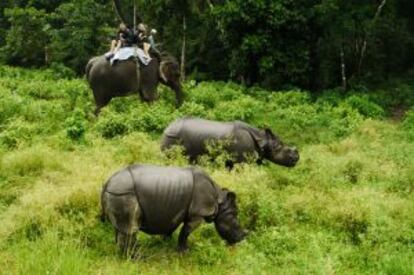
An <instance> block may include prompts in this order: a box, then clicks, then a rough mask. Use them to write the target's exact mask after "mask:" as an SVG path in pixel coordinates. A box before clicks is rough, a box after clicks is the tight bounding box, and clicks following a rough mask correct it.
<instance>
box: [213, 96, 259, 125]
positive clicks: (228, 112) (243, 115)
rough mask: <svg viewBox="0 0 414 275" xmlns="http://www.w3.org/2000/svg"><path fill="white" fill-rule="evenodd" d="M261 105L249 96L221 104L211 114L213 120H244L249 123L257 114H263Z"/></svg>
mask: <svg viewBox="0 0 414 275" xmlns="http://www.w3.org/2000/svg"><path fill="white" fill-rule="evenodd" d="M261 111H262V109H261V106H260V103H259V102H258V101H256V100H255V99H253V98H252V97H249V96H242V97H241V98H239V99H235V100H232V101H223V102H219V103H218V104H217V106H216V108H215V109H214V110H212V112H211V113H210V117H211V118H212V119H217V120H221V121H231V120H242V121H247V122H249V121H250V120H251V119H252V118H253V116H254V115H255V114H257V113H261Z"/></svg>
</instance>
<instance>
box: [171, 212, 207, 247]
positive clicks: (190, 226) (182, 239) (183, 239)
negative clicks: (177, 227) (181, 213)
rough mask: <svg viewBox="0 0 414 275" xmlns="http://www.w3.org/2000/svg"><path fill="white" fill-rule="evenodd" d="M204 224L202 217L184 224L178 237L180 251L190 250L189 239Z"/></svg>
mask: <svg viewBox="0 0 414 275" xmlns="http://www.w3.org/2000/svg"><path fill="white" fill-rule="evenodd" d="M202 222H203V218H202V217H196V218H193V219H192V220H190V221H188V222H184V225H183V227H182V228H181V231H180V235H178V248H177V249H178V251H179V252H184V251H186V250H188V244H187V239H188V236H189V235H190V233H191V232H193V231H194V230H195V229H196V228H197V227H198V226H199V225H200V224H201V223H202Z"/></svg>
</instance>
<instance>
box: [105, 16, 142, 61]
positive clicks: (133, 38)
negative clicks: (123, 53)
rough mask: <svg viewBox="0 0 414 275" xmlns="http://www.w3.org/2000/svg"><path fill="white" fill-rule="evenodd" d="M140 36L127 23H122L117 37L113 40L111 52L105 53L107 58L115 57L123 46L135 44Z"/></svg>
mask: <svg viewBox="0 0 414 275" xmlns="http://www.w3.org/2000/svg"><path fill="white" fill-rule="evenodd" d="M137 42H138V37H137V35H136V34H134V31H133V30H132V29H131V28H129V27H128V26H127V25H126V24H125V23H120V24H119V28H118V32H117V35H116V39H113V40H112V41H111V48H110V50H109V52H107V53H106V54H105V57H106V59H108V60H110V59H111V58H112V57H114V55H115V53H116V52H117V51H118V50H119V49H120V48H121V47H132V46H133V45H134V44H137Z"/></svg>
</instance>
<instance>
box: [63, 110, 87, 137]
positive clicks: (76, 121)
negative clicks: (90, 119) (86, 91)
mask: <svg viewBox="0 0 414 275" xmlns="http://www.w3.org/2000/svg"><path fill="white" fill-rule="evenodd" d="M65 127H66V136H67V137H68V138H70V139H72V140H76V141H79V140H81V139H83V137H84V134H85V114H84V113H83V112H82V111H81V110H79V109H76V110H75V111H74V112H73V114H72V116H70V117H68V118H67V119H66V120H65Z"/></svg>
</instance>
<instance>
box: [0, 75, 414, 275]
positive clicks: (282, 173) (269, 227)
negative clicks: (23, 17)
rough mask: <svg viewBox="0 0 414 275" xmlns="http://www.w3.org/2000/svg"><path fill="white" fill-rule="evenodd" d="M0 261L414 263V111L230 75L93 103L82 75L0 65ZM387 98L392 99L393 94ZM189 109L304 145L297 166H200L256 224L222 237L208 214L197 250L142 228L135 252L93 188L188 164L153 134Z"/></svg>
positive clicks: (258, 268)
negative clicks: (121, 246) (177, 90)
mask: <svg viewBox="0 0 414 275" xmlns="http://www.w3.org/2000/svg"><path fill="white" fill-rule="evenodd" d="M0 73H1V76H0V83H1V84H2V86H1V88H0V89H1V93H2V97H1V98H0V110H1V112H0V130H1V133H0V191H1V192H0V221H1V222H0V224H1V226H0V266H1V267H2V268H1V272H0V273H4V274H114V273H119V274H136V273H137V272H141V273H149V274H152V273H161V274H164V273H168V274H182V273H184V274H194V273H196V274H198V273H203V274H204V273H207V274H211V273H218V274H228V273H230V274H257V273H263V274H266V273H269V274H286V273H287V274H298V273H301V274H303V273H317V274H320V273H323V274H333V273H339V274H349V273H354V274H355V273H362V274H412V273H414V267H413V262H414V246H413V241H414V201H413V199H412V196H413V191H414V170H413V167H414V158H413V156H414V146H413V139H412V137H413V136H414V135H413V129H414V126H413V121H414V120H413V119H412V117H413V116H412V111H409V112H408V113H407V115H406V116H405V117H404V118H403V121H402V122H401V123H400V122H397V123H396V122H395V121H390V120H388V119H387V118H386V117H385V116H386V114H387V113H388V109H387V108H388V105H387V104H388V103H387V104H384V105H383V106H382V105H380V104H378V101H376V100H375V97H374V96H373V95H371V94H368V96H367V94H364V95H362V94H358V93H356V92H355V93H353V94H352V95H350V96H348V97H346V96H343V95H339V94H338V95H337V94H335V93H329V94H325V95H322V96H321V97H320V98H319V99H318V100H314V99H312V97H311V95H309V94H308V93H306V92H300V91H289V92H268V91H262V90H260V89H257V88H255V89H246V88H244V87H241V86H238V85H235V84H233V83H214V82H212V83H201V84H196V83H194V82H191V81H190V82H188V83H186V84H185V91H186V93H187V100H186V102H185V104H184V105H183V107H181V108H180V109H177V110H176V109H174V107H173V103H174V98H173V94H172V93H171V92H170V91H169V90H167V89H164V88H161V89H160V93H161V100H160V101H158V102H156V103H153V104H151V105H148V104H146V103H142V102H139V101H137V100H136V98H135V97H127V98H119V99H115V100H113V101H112V102H111V104H110V105H109V106H107V107H105V109H104V110H103V112H102V115H101V116H100V117H99V118H95V117H94V116H93V115H92V111H93V101H92V97H91V93H90V91H89V90H88V88H87V85H86V83H85V82H84V81H83V80H80V79H73V80H68V79H60V78H56V76H55V75H54V73H53V71H29V70H22V69H15V68H9V67H1V68H0ZM387 102H390V101H387ZM186 115H195V116H202V117H207V118H211V119H222V120H224V119H226V120H233V119H242V120H245V121H247V122H249V123H252V124H254V125H258V126H263V127H264V126H266V127H271V128H272V129H273V130H274V131H275V132H276V133H278V134H279V135H280V136H281V138H282V140H284V141H285V142H286V143H294V144H296V145H298V146H299V150H300V153H301V160H300V161H299V164H298V165H297V166H296V167H295V168H293V169H288V168H283V167H280V166H276V165H273V164H270V163H265V164H264V165H262V166H257V165H255V164H249V163H247V164H242V165H236V167H235V169H234V170H232V171H227V170H226V169H225V168H224V166H223V165H222V163H220V161H222V160H221V159H220V158H218V162H219V163H212V162H209V161H203V162H201V164H200V165H202V166H203V169H205V170H206V171H207V172H208V173H209V174H210V175H211V177H212V178H213V179H214V180H215V181H216V182H217V183H218V184H220V185H221V186H223V187H227V188H230V189H232V190H234V191H235V192H236V193H237V198H238V202H239V206H240V219H241V223H242V224H243V225H244V226H245V227H246V228H247V229H249V230H250V235H249V236H248V238H247V239H246V240H245V241H243V242H241V243H240V244H238V245H236V246H234V247H228V246H226V245H225V243H224V241H222V240H221V239H220V237H219V236H218V235H217V233H216V232H215V230H214V226H212V225H211V224H210V225H207V224H205V225H202V226H201V227H200V228H199V229H198V230H196V231H195V232H194V233H193V234H192V235H191V236H190V251H189V252H188V253H186V254H184V255H181V254H178V253H177V252H176V250H175V247H176V239H177V236H176V234H175V236H174V237H173V239H172V240H163V239H162V238H161V237H156V236H148V235H145V234H143V233H142V234H139V251H140V255H139V260H138V261H137V262H133V261H128V260H125V259H122V258H120V257H119V256H118V253H117V248H116V246H115V244H114V234H113V230H112V228H111V226H110V225H109V224H105V223H101V222H100V221H99V219H98V216H99V209H100V207H99V192H100V189H101V186H102V183H103V182H104V181H105V180H106V179H107V178H108V177H109V176H110V175H111V174H112V173H114V172H115V171H117V170H118V169H120V168H123V167H125V166H126V165H128V164H131V163H136V162H140V163H154V164H160V165H178V166H185V165H188V164H187V161H186V158H185V157H183V156H182V155H181V154H180V151H179V150H177V151H175V152H171V156H169V157H167V156H165V155H164V154H162V153H161V152H160V149H159V136H160V133H161V132H162V129H163V128H164V127H165V126H166V125H167V124H168V123H170V122H171V121H173V120H175V119H176V118H178V117H181V116H186Z"/></svg>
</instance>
